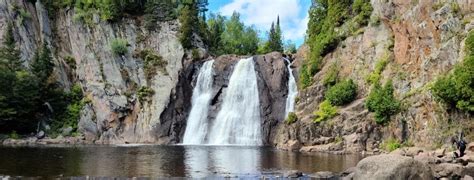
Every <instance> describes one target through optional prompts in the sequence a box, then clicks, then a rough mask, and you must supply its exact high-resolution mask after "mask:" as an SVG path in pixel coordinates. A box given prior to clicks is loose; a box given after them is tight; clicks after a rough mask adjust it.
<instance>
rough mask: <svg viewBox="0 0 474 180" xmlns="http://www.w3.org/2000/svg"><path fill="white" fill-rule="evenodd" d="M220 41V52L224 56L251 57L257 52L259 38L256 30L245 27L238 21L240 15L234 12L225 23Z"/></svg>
mask: <svg viewBox="0 0 474 180" xmlns="http://www.w3.org/2000/svg"><path fill="white" fill-rule="evenodd" d="M221 41H222V45H221V46H220V47H221V52H222V53H224V54H237V55H252V54H255V53H256V52H257V49H258V43H259V38H258V34H257V30H255V28H253V27H246V26H245V25H244V23H242V22H241V21H240V14H239V13H237V12H234V13H233V14H232V16H231V18H230V19H229V20H226V21H225V31H224V32H223V33H222V35H221Z"/></svg>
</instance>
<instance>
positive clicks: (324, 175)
mask: <svg viewBox="0 0 474 180" xmlns="http://www.w3.org/2000/svg"><path fill="white" fill-rule="evenodd" d="M308 176H309V177H310V178H311V179H319V180H337V179H339V178H338V177H337V175H336V174H335V173H333V172H329V171H321V172H316V173H313V174H310V175H308Z"/></svg>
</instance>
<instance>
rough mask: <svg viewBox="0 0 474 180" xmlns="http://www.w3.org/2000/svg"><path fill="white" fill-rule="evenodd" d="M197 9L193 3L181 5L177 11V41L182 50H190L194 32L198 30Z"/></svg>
mask: <svg viewBox="0 0 474 180" xmlns="http://www.w3.org/2000/svg"><path fill="white" fill-rule="evenodd" d="M198 13H199V12H198V8H197V5H196V2H195V1H190V2H187V3H184V4H183V7H182V8H181V9H180V11H179V17H178V19H179V22H180V23H181V27H180V29H179V40H180V41H181V44H182V45H183V47H184V48H192V46H193V45H192V40H193V33H194V30H196V29H200V28H199V18H198Z"/></svg>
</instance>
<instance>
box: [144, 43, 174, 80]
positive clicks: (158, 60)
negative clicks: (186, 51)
mask: <svg viewBox="0 0 474 180" xmlns="http://www.w3.org/2000/svg"><path fill="white" fill-rule="evenodd" d="M140 58H142V59H143V61H144V70H145V77H146V78H147V79H152V78H153V76H155V75H156V71H157V69H159V70H160V71H162V72H163V73H164V74H167V72H166V65H167V64H168V62H166V61H164V60H163V57H161V56H160V55H158V54H156V53H155V52H154V51H153V50H151V49H144V50H142V51H140Z"/></svg>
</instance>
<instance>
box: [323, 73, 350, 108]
mask: <svg viewBox="0 0 474 180" xmlns="http://www.w3.org/2000/svg"><path fill="white" fill-rule="evenodd" d="M356 96H357V85H356V84H355V83H354V82H353V81H352V79H349V80H345V81H342V82H339V83H337V84H336V85H334V86H332V87H330V88H329V90H328V91H327V92H326V94H325V96H324V97H325V99H326V100H328V101H329V102H330V103H331V104H332V105H335V106H341V105H344V104H347V103H350V102H352V101H353V100H354V99H355V98H356Z"/></svg>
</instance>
